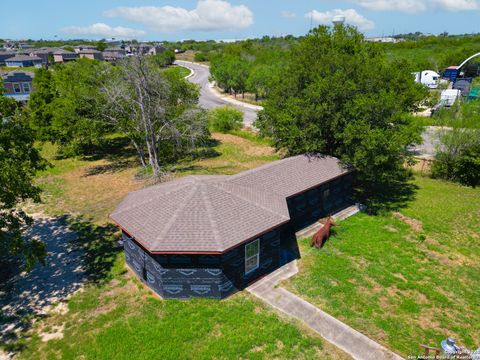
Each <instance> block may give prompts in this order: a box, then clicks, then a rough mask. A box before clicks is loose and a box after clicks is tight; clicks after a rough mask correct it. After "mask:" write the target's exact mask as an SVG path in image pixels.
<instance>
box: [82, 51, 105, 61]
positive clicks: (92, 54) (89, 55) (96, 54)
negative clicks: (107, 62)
mask: <svg viewBox="0 0 480 360" xmlns="http://www.w3.org/2000/svg"><path fill="white" fill-rule="evenodd" d="M77 54H78V55H79V56H80V58H81V59H82V58H85V59H91V60H103V54H102V52H101V51H98V50H95V49H84V50H80V51H79V52H78V53H77Z"/></svg>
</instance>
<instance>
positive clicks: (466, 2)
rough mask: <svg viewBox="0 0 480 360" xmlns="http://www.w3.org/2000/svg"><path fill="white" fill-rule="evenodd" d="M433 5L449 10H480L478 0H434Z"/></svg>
mask: <svg viewBox="0 0 480 360" xmlns="http://www.w3.org/2000/svg"><path fill="white" fill-rule="evenodd" d="M432 3H433V4H432V5H433V6H436V7H439V8H441V9H444V10H448V11H469V10H480V1H478V0H432Z"/></svg>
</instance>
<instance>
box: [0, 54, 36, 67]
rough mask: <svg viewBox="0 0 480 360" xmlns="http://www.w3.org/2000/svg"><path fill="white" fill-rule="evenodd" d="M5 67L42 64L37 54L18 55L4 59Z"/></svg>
mask: <svg viewBox="0 0 480 360" xmlns="http://www.w3.org/2000/svg"><path fill="white" fill-rule="evenodd" d="M5 64H6V65H7V67H27V66H35V67H41V66H42V59H41V58H39V57H38V56H29V55H19V54H16V55H15V56H13V57H10V58H8V59H5Z"/></svg>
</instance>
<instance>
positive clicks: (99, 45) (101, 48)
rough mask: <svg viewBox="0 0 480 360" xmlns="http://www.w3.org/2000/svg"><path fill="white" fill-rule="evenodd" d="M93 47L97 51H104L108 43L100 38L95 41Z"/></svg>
mask: <svg viewBox="0 0 480 360" xmlns="http://www.w3.org/2000/svg"><path fill="white" fill-rule="evenodd" d="M95 47H96V48H97V50H98V51H105V49H106V48H107V47H108V45H107V43H106V42H105V41H104V40H100V41H99V42H97V44H96V45H95Z"/></svg>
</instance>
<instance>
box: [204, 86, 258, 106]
mask: <svg viewBox="0 0 480 360" xmlns="http://www.w3.org/2000/svg"><path fill="white" fill-rule="evenodd" d="M209 87H210V91H211V92H212V93H214V94H215V96H217V97H219V98H220V99H222V100H223V101H226V102H229V103H231V104H233V105H236V106H240V107H244V108H247V109H250V110H254V111H261V110H263V106H258V105H252V104H249V103H246V102H243V101H240V100H235V99H232V98H230V97H228V96H226V95H223V94H221V93H220V92H219V91H218V90H217V89H216V88H215V82H211V83H210V84H209Z"/></svg>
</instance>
